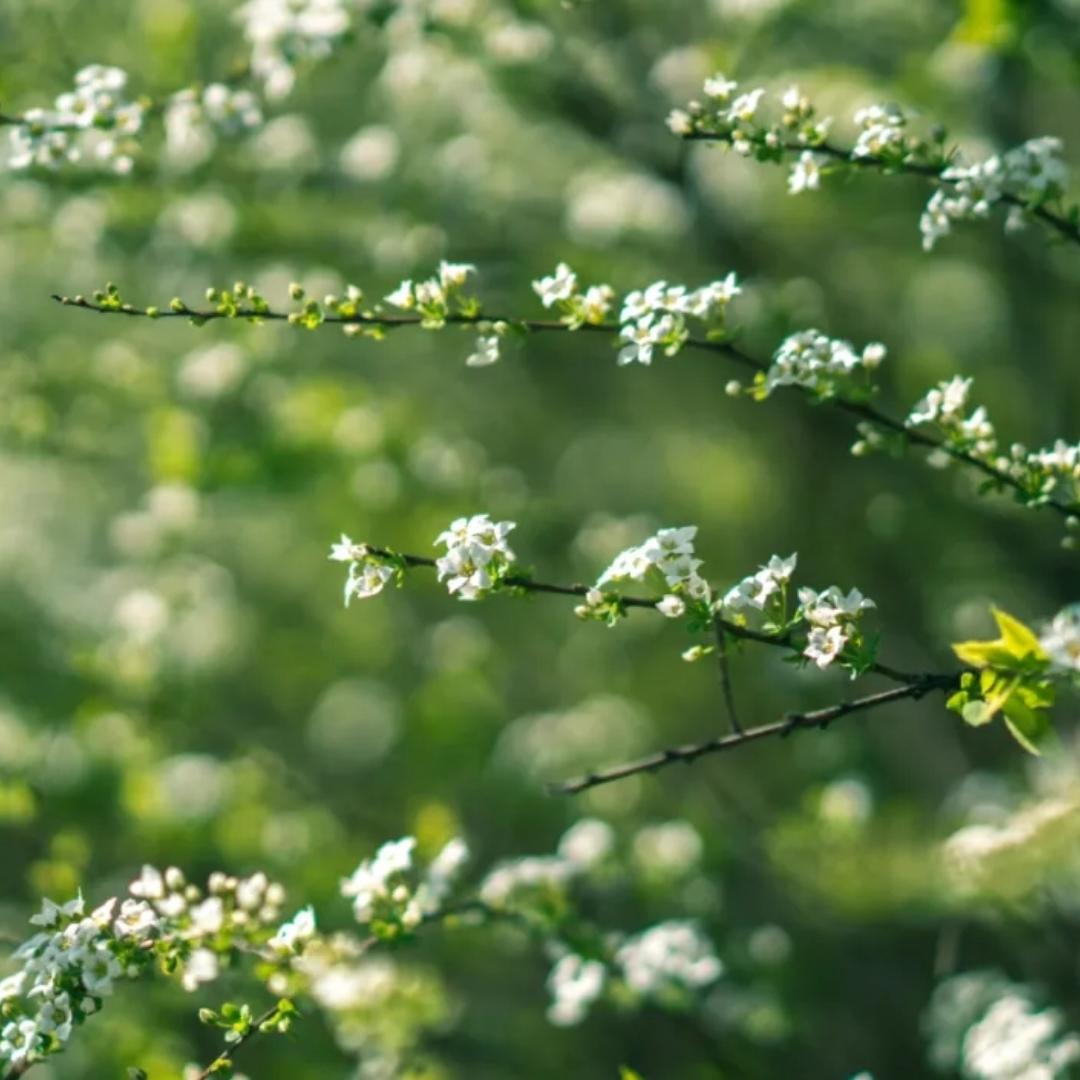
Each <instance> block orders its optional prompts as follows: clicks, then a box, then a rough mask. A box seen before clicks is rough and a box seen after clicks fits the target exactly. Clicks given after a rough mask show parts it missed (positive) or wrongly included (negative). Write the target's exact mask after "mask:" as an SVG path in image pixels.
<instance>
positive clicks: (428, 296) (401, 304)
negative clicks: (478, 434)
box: [346, 260, 508, 367]
mask: <svg viewBox="0 0 1080 1080" xmlns="http://www.w3.org/2000/svg"><path fill="white" fill-rule="evenodd" d="M475 274H476V267H475V266H473V265H472V264H471V263H450V262H446V261H445V260H444V261H443V262H441V263H439V270H438V273H437V274H436V275H435V276H434V277H431V278H428V279H427V280H426V281H418V282H413V281H410V280H406V281H402V282H401V283H400V284H399V285H398V287H397V288H396V289H394V290H393V292H391V293H389V294H387V296H386V297H385V300H386V302H387V303H388V304H392V305H393V306H394V307H396V308H400V309H401V310H402V311H408V312H415V313H416V314H417V315H418V316H419V319H420V325H421V326H423V327H424V328H425V329H427V330H439V329H441V328H442V327H444V326H445V325H446V323H447V320H448V319H451V318H456V319H457V320H458V321H461V322H466V323H474V324H476V325H477V326H478V327H479V329H480V331H481V332H480V334H479V336H478V337H477V339H476V347H475V348H474V349H473V351H472V352H471V353H470V354H469V355H468V357H466V360H465V364H466V366H467V367H487V366H488V365H489V364H494V363H496V362H497V361H498V359H499V357H500V355H501V352H500V339H501V338H502V336H503V335H504V334H505V333H506V332H507V330H508V327H507V325H506V323H504V322H500V321H494V322H489V321H487V320H481V319H480V318H479V315H480V301H479V300H477V299H476V297H474V296H470V295H468V294H467V293H466V292H465V291H464V290H465V285H466V284H467V282H468V279H469V276H470V275H475ZM359 329H360V328H359V327H346V332H349V331H350V330H351V331H353V332H356V331H358V330H359Z"/></svg>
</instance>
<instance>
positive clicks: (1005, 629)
mask: <svg viewBox="0 0 1080 1080" xmlns="http://www.w3.org/2000/svg"><path fill="white" fill-rule="evenodd" d="M991 611H992V612H993V615H994V620H995V621H996V622H997V624H998V629H999V630H1000V631H1001V638H1000V643H1001V644H1002V645H1003V646H1004V647H1005V648H1006V649H1008V650H1009V652H1011V653H1012V655H1013V656H1015V657H1016V658H1017V659H1018V660H1022V659H1023V658H1024V657H1025V656H1034V657H1036V658H1037V659H1039V660H1045V659H1047V656H1046V653H1044V652H1043V649H1042V646H1041V645H1040V644H1039V639H1038V638H1037V637H1036V636H1035V633H1034V631H1032V629H1031V628H1030V627H1029V626H1026V625H1025V624H1024V623H1022V622H1021V621H1020V620H1019V619H1017V618H1015V617H1014V616H1012V615H1010V614H1009V613H1008V612H1006V611H1002V610H1001V608H991Z"/></svg>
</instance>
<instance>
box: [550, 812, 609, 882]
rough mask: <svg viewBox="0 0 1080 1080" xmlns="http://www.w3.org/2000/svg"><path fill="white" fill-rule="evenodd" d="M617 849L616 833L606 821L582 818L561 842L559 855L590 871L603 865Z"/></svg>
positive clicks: (564, 834)
mask: <svg viewBox="0 0 1080 1080" xmlns="http://www.w3.org/2000/svg"><path fill="white" fill-rule="evenodd" d="M614 847H615V832H614V830H613V829H612V828H611V826H610V825H609V824H608V823H607V822H606V821H600V820H598V819H597V818H582V819H581V820H580V821H576V822H574V824H573V825H571V826H570V828H569V829H567V830H566V832H565V833H563V835H562V838H561V839H560V840H559V847H558V851H559V855H560V856H561V857H562V858H564V859H566V860H567V861H568V862H571V863H573V864H574V865H575V866H578V867H581V869H583V870H588V869H590V868H591V867H594V866H596V865H597V864H599V863H601V862H603V861H604V859H606V858H607V857H608V855H610V854H611V852H612V851H613V850H614Z"/></svg>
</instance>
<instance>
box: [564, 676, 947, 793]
mask: <svg viewBox="0 0 1080 1080" xmlns="http://www.w3.org/2000/svg"><path fill="white" fill-rule="evenodd" d="M958 678H959V676H956V675H931V676H925V677H923V678H920V679H917V680H916V681H914V682H912V683H910V684H908V685H906V686H896V687H893V688H892V689H891V690H883V691H881V692H880V693H877V694H869V695H867V696H866V697H861V698H855V699H854V700H853V701H844V702H840V703H839V704H837V705H830V706H828V707H827V708H824V709H815V710H814V711H813V712H805V713H789V714H788V715H787V716H785V717H784V718H783V719H782V720H777V721H775V722H774V723H771V724H762V725H761V726H760V727H755V728H750V729H749V730H747V731H743V732H739V733H737V734H735V735H724V736H721V737H719V738H715V739H706V740H705V741H704V742H699V743H690V744H689V745H686V746H673V747H670V748H669V749H667V750H660V751H659V752H657V753H655V754H650V755H649V756H648V757H644V758H639V759H638V760H637V761H628V762H626V763H625V764H623V765H615V766H612V767H611V768H609V769H601V770H599V771H597V772H590V773H586V774H585V775H584V776H579V777H577V778H576V779H573V780H564V781H562V782H558V783H553V784H550V785H549V786H548V790H549V791H550V792H551V793H552V794H555V795H579V794H581V792H583V791H588V790H589V789H590V788H594V787H600V786H601V785H603V784H612V783H614V782H615V781H617V780H625V779H626V778H627V777H629V776H638V775H640V774H641V773H655V772H658V771H659V770H660V769H664V768H667V766H669V765H675V764H683V765H690V764H692V763H693V762H695V761H697V759H698V758H700V757H705V756H707V755H709V754H719V753H722V752H723V751H725V750H734V749H736V748H737V747H740V746H745V745H746V744H747V743H752V742H757V741H759V740H760V739H770V738H774V737H780V738H785V737H786V736H788V735H790V734H791V733H792V732H793V731H799V730H801V729H804V728H818V729H820V730H822V731H823V730H825V728H826V727H828V725H829V724H831V723H832V722H833V721H834V720H839V719H840V718H841V717H844V716H849V715H850V714H852V713H857V712H866V711H868V710H870V709H876V708H880V707H881V706H882V705H888V704H890V703H891V702H894V701H902V700H904V699H905V698H911V699H914V700H918V699H919V698H921V697H923V696H924V695H926V694H928V693H930V692H931V691H933V690H941V691H945V690H950V689H952V688H953V687H955V686H956V685H957V682H958Z"/></svg>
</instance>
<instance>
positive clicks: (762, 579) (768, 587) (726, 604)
mask: <svg viewBox="0 0 1080 1080" xmlns="http://www.w3.org/2000/svg"><path fill="white" fill-rule="evenodd" d="M798 561H799V556H798V554H797V553H792V554H791V555H789V556H788V557H787V558H786V559H784V558H781V557H780V556H779V555H774V556H773V557H772V558H771V559H769V561H768V562H767V563H765V565H764V566H760V567H758V569H757V570H756V571H755V572H754V573H753V574H749V575H747V576H746V577H744V578H743V579H742V581H739V582H737V583H736V584H735V585H733V586H732V587H731V588H730V589H728V591H727V592H726V593H725V594H724V595H723V596H722V597H721V598H720V600H719V602H718V603H717V611H718V612H720V613H722V614H725V615H733V614H740V613H743V612H747V611H759V612H761V613H763V614H764V615H765V617H766V618H768V619H769V620H770V621H772V622H782V621H783V618H784V613H785V612H786V611H787V586H788V583H789V582H790V581H791V575H792V574H794V573H795V566H796V564H797V563H798Z"/></svg>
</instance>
